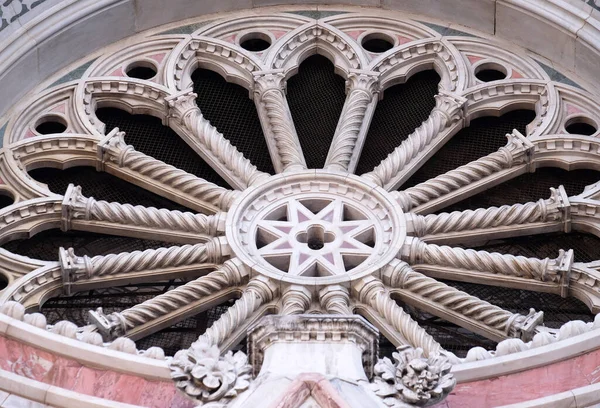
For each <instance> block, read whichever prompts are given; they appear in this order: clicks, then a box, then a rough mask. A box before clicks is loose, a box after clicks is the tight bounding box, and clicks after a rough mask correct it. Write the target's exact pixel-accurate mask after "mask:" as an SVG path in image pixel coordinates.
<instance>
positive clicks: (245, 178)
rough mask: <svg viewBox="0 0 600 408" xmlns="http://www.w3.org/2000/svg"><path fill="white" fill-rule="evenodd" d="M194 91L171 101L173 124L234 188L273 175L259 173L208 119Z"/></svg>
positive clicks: (188, 91)
mask: <svg viewBox="0 0 600 408" xmlns="http://www.w3.org/2000/svg"><path fill="white" fill-rule="evenodd" d="M196 97H197V95H196V94H195V93H193V92H192V91H191V90H187V91H184V92H182V93H180V94H178V95H175V96H172V97H170V98H168V103H169V107H170V113H169V124H170V125H171V126H173V127H174V129H175V130H176V131H177V132H178V133H179V134H180V136H182V137H183V139H184V141H185V142H186V143H187V144H188V145H189V146H190V147H191V148H192V149H194V150H195V151H196V152H197V153H198V154H199V155H200V156H201V157H202V158H203V159H204V160H205V161H207V162H208V163H209V164H210V165H211V166H212V167H213V169H214V170H215V171H217V172H218V173H219V174H220V175H221V176H222V177H223V178H224V179H225V180H226V181H227V182H228V183H229V184H230V185H232V186H234V187H235V188H238V189H244V188H246V187H248V186H250V185H252V184H255V183H257V182H260V181H262V180H265V179H266V178H268V177H269V174H267V173H263V172H261V171H259V170H258V169H257V168H256V166H255V165H253V164H252V163H251V162H250V160H248V159H247V158H246V157H244V155H243V154H242V153H241V152H240V151H239V150H238V149H237V148H236V147H235V146H234V145H232V144H231V142H230V141H229V140H228V139H226V138H225V137H224V136H223V134H221V133H220V132H219V131H218V130H217V129H216V128H215V127H214V126H213V125H211V124H210V122H209V121H208V120H207V119H206V118H204V116H203V115H202V113H201V112H200V109H199V108H198V106H197V105H196Z"/></svg>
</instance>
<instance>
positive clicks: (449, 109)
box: [363, 93, 466, 187]
mask: <svg viewBox="0 0 600 408" xmlns="http://www.w3.org/2000/svg"><path fill="white" fill-rule="evenodd" d="M465 102H466V101H465V100H464V99H463V98H458V97H455V96H452V95H448V94H444V93H440V94H438V95H436V96H435V105H436V106H435V108H433V110H432V111H431V114H430V115H429V117H428V118H427V119H426V120H425V121H424V122H423V123H422V124H421V126H419V127H418V128H417V129H416V130H415V131H414V132H413V133H411V134H410V135H409V136H408V137H407V138H406V140H404V141H403V142H402V144H400V146H398V147H396V149H394V151H393V152H392V153H390V154H389V155H388V157H387V158H385V159H384V160H383V161H382V162H381V163H380V164H379V165H378V166H377V167H375V168H374V169H373V171H371V172H369V173H365V174H363V177H366V178H367V179H369V180H371V181H373V182H374V183H376V184H378V185H380V186H382V187H383V186H386V185H387V184H388V183H389V182H390V181H391V180H392V179H393V178H394V177H395V176H396V174H398V173H399V172H400V171H401V170H402V169H404V167H406V165H408V164H409V163H410V162H411V161H412V160H413V159H414V158H415V157H416V156H417V155H418V154H419V153H420V152H422V151H423V149H424V148H425V147H426V146H427V145H429V144H430V143H431V141H432V140H433V139H434V138H435V137H436V136H438V135H439V134H440V132H442V130H444V129H445V128H446V127H448V126H450V125H451V124H453V123H456V122H457V121H459V120H461V119H462V108H463V105H464V104H465Z"/></svg>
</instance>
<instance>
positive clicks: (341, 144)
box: [325, 72, 380, 173]
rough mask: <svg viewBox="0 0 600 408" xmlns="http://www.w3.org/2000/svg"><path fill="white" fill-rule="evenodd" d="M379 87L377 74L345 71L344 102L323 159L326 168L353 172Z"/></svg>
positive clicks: (373, 109)
mask: <svg viewBox="0 0 600 408" xmlns="http://www.w3.org/2000/svg"><path fill="white" fill-rule="evenodd" d="M379 91H380V89H379V74H377V73H375V72H352V73H351V74H350V75H348V80H347V81H346V93H347V97H346V103H345V105H344V108H343V110H342V114H341V115H340V120H339V123H338V125H337V128H336V130H335V135H334V136H333V141H332V143H331V147H330V149H329V154H328V155H327V159H326V161H325V169H326V170H338V171H349V172H351V173H353V172H354V169H355V168H356V166H357V164H358V158H359V156H360V151H361V150H362V146H363V144H364V141H365V140H364V139H365V137H366V134H367V131H368V130H369V124H370V123H371V118H372V116H373V114H374V112H375V106H376V103H377V97H378V96H379Z"/></svg>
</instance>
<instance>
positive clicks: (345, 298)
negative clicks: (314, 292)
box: [319, 285, 353, 316]
mask: <svg viewBox="0 0 600 408" xmlns="http://www.w3.org/2000/svg"><path fill="white" fill-rule="evenodd" d="M319 298H320V302H321V307H322V308H323V309H325V310H326V311H327V313H329V314H338V315H346V316H348V315H352V314H353V313H352V309H351V308H350V293H349V292H348V289H346V288H345V287H343V286H341V285H330V286H327V287H325V288H323V289H321V291H320V292H319Z"/></svg>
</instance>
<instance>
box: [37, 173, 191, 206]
mask: <svg viewBox="0 0 600 408" xmlns="http://www.w3.org/2000/svg"><path fill="white" fill-rule="evenodd" d="M29 175H30V176H31V177H33V178H34V179H35V180H37V181H39V182H41V183H44V184H46V185H47V186H48V188H49V189H50V191H52V192H53V193H56V194H65V192H66V191H67V187H68V186H69V184H70V183H73V184H75V185H76V186H81V189H82V192H83V195H85V196H86V197H94V198H95V199H97V200H105V201H109V202H118V203H121V204H133V205H143V206H146V207H156V208H168V209H169V210H180V211H189V210H187V209H186V208H185V207H183V206H181V205H179V204H176V203H174V202H172V201H171V200H168V199H166V198H163V197H161V196H159V195H157V194H154V193H151V192H150V191H147V190H144V189H143V188H141V187H138V186H136V185H134V184H131V183H129V182H127V181H124V180H121V179H120V178H118V177H115V176H113V175H111V174H108V173H104V172H98V171H96V169H95V168H93V167H71V168H68V169H66V170H59V169H53V168H41V169H35V170H31V171H30V172H29Z"/></svg>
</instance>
